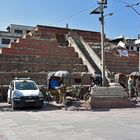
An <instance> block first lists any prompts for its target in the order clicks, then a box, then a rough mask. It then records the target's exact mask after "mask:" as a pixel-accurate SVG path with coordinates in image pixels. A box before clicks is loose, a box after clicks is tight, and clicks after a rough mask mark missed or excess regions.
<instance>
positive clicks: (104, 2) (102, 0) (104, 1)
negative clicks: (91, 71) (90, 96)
mask: <svg viewBox="0 0 140 140" xmlns="http://www.w3.org/2000/svg"><path fill="white" fill-rule="evenodd" d="M97 2H98V4H99V5H100V6H99V7H97V8H96V9H95V10H93V11H92V12H91V13H90V14H100V15H101V17H99V21H100V22H101V60H102V78H103V82H102V85H103V86H105V51H104V50H105V48H104V8H107V6H106V5H107V0H98V1H97Z"/></svg>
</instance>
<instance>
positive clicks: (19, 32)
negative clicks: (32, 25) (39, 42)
mask: <svg viewBox="0 0 140 140" xmlns="http://www.w3.org/2000/svg"><path fill="white" fill-rule="evenodd" d="M15 33H17V34H22V33H23V31H22V30H17V29H15Z"/></svg>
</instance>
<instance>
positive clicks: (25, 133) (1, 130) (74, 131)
mask: <svg viewBox="0 0 140 140" xmlns="http://www.w3.org/2000/svg"><path fill="white" fill-rule="evenodd" d="M139 133H140V108H139V107H137V108H125V109H107V110H94V111H93V110H86V109H84V108H80V109H79V110H78V109H74V111H70V110H67V111H65V110H60V109H58V108H56V107H53V106H50V105H47V104H45V105H44V107H43V109H35V108H24V109H20V110H16V111H12V110H11V107H10V106H9V105H7V104H6V103H0V140H139V139H140V134H139Z"/></svg>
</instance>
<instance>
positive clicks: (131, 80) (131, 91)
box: [128, 75, 135, 99]
mask: <svg viewBox="0 0 140 140" xmlns="http://www.w3.org/2000/svg"><path fill="white" fill-rule="evenodd" d="M134 91H135V87H134V78H133V76H132V75H130V76H129V78H128V94H129V98H130V99H131V98H132V96H133V95H134Z"/></svg>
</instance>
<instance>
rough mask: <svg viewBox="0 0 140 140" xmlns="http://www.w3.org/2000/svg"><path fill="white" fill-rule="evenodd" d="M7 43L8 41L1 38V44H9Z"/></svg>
mask: <svg viewBox="0 0 140 140" xmlns="http://www.w3.org/2000/svg"><path fill="white" fill-rule="evenodd" d="M9 43H10V39H7V38H2V42H1V44H9Z"/></svg>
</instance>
